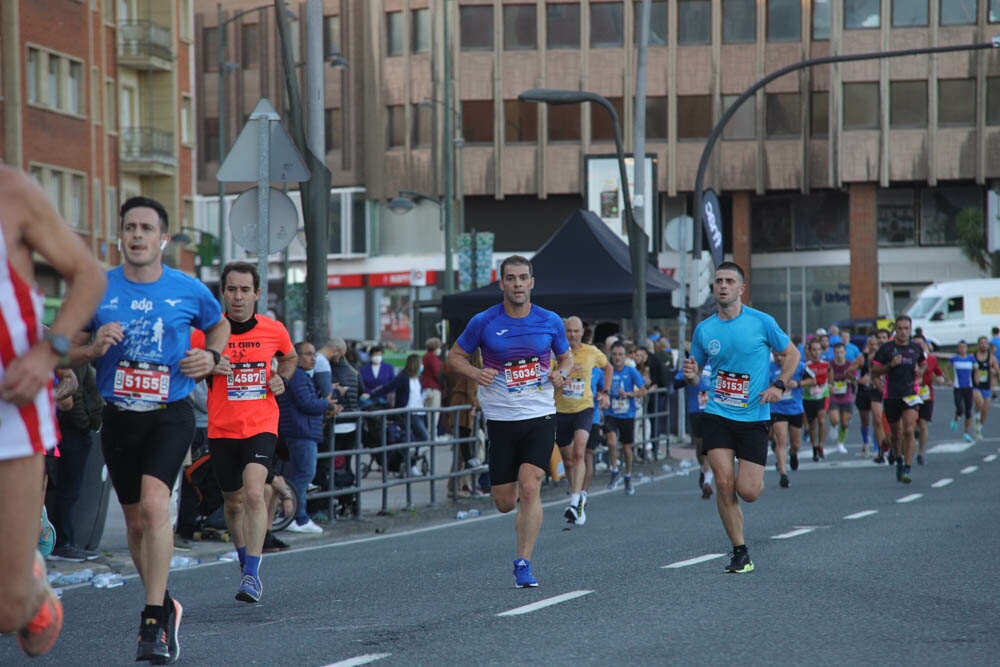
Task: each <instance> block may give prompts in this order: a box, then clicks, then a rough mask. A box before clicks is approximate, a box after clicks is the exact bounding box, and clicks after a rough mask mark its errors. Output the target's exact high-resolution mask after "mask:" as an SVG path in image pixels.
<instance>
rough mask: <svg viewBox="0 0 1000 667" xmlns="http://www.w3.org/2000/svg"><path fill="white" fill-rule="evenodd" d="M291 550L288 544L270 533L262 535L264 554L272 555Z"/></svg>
mask: <svg viewBox="0 0 1000 667" xmlns="http://www.w3.org/2000/svg"><path fill="white" fill-rule="evenodd" d="M291 548H292V546H291V545H290V544H288V543H287V542H284V541H282V540H279V539H278V538H277V537H275V536H274V534H273V533H272V532H271V531H267V532H266V533H264V553H266V554H273V553H275V552H277V551H287V550H289V549H291Z"/></svg>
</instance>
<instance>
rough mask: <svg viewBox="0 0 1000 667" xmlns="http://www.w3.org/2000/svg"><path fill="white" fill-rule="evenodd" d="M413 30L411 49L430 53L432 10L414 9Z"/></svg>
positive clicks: (416, 51)
mask: <svg viewBox="0 0 1000 667" xmlns="http://www.w3.org/2000/svg"><path fill="white" fill-rule="evenodd" d="M411 17H412V19H413V26H412V30H413V32H412V33H411V34H410V50H411V51H412V52H413V53H430V50H431V10H429V9H427V8H424V9H414V10H413V13H412V14H411Z"/></svg>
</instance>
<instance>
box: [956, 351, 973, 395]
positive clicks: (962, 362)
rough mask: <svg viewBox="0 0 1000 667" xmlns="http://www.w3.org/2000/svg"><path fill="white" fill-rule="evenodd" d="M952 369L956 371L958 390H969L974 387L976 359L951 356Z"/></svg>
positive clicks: (970, 356)
mask: <svg viewBox="0 0 1000 667" xmlns="http://www.w3.org/2000/svg"><path fill="white" fill-rule="evenodd" d="M951 368H952V370H953V371H955V382H954V384H953V386H954V387H956V388H957V389H969V388H971V387H972V373H973V371H974V370H975V369H976V357H975V356H974V355H972V354H966V355H965V356H964V357H960V356H958V355H957V354H953V355H952V356H951Z"/></svg>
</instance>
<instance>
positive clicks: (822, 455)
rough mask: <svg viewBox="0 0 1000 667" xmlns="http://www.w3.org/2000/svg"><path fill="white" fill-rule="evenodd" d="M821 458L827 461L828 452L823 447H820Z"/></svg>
mask: <svg viewBox="0 0 1000 667" xmlns="http://www.w3.org/2000/svg"><path fill="white" fill-rule="evenodd" d="M819 460H820V461H826V452H824V451H823V448H822V447H820V448H819Z"/></svg>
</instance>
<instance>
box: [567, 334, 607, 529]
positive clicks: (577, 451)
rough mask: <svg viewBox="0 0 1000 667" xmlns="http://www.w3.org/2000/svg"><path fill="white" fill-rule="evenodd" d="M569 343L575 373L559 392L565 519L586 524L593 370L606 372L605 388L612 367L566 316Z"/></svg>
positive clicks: (592, 413) (592, 421)
mask: <svg viewBox="0 0 1000 667" xmlns="http://www.w3.org/2000/svg"><path fill="white" fill-rule="evenodd" d="M564 327H565V330H566V340H568V341H569V347H570V349H571V350H572V351H573V370H572V371H571V372H570V374H569V377H568V378H566V382H564V383H563V386H562V387H561V388H559V389H557V390H556V392H555V396H556V444H557V445H558V446H559V451H560V453H561V454H562V459H563V461H564V462H565V463H566V475H567V477H569V507H567V508H566V511H565V512H563V516H565V517H566V520H567V521H568V522H569V523H575V524H577V525H581V526H582V525H583V524H584V523H586V522H587V514H586V507H585V504H584V500H583V496H582V495H581V491H582V490H583V478H584V477H585V476H586V474H587V470H586V463H584V458H585V457H586V453H587V440H589V439H590V427H591V425H592V424H593V423H594V412H593V411H594V394H593V391H592V389H591V387H590V380H591V371H592V370H593V369H595V368H599V369H601V370H603V371H604V386H605V387H610V386H611V364H609V363H608V358H607V357H606V356H604V353H603V352H601V351H600V350H598V349H597V348H596V347H594V346H593V345H587V344H586V343H584V342H583V322H582V321H581V320H580V318H579V317H575V316H574V317H567V318H566V321H565V322H564Z"/></svg>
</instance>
